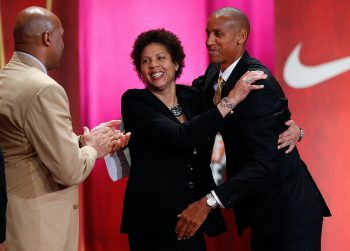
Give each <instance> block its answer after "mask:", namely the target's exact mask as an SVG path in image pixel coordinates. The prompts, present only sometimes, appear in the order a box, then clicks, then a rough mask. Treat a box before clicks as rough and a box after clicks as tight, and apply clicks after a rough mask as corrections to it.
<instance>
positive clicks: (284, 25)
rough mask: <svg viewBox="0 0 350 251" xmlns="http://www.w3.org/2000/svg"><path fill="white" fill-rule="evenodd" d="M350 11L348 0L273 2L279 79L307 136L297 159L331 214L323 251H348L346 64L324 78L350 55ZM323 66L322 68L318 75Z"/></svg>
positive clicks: (349, 133) (348, 96)
mask: <svg viewBox="0 0 350 251" xmlns="http://www.w3.org/2000/svg"><path fill="white" fill-rule="evenodd" d="M349 11H350V3H349V1H333V0H312V1H303V0H294V1H288V0H279V1H276V55H277V58H276V62H277V64H276V66H277V67H276V68H277V77H278V79H279V80H281V82H282V84H283V88H284V90H285V91H286V93H287V96H288V97H289V100H290V107H291V109H292V111H293V114H294V119H296V120H297V121H298V122H299V123H300V125H301V126H302V127H303V129H304V130H305V132H306V133H305V139H304V140H303V142H302V143H301V144H300V146H299V149H300V152H301V155H302V157H303V158H304V160H305V161H306V162H307V164H308V166H309V168H310V171H311V173H312V174H313V176H314V178H315V180H316V182H317V183H318V184H319V187H320V189H321V191H322V193H323V195H324V196H325V199H326V201H327V203H328V205H329V206H330V209H331V211H332V214H333V216H332V217H331V218H327V219H326V220H325V222H324V231H323V243H322V244H323V245H322V246H323V249H322V250H329V251H338V250H339V251H342V250H350V231H349V226H350V215H349V212H350V186H349V174H350V172H349V169H348V168H349V164H350V155H349V154H348V153H347V150H349V148H348V146H347V145H348V141H349V139H350V131H349V128H350V117H349V104H350V103H349V100H350V88H349V77H350V71H349V69H350V67H349V66H350V61H349V60H348V61H347V62H345V63H341V64H339V65H338V66H337V67H335V68H336V71H337V70H339V69H342V68H344V69H348V70H347V71H344V72H343V73H338V74H336V76H334V77H332V78H330V79H328V80H323V77H322V75H323V74H325V73H327V72H328V71H330V70H331V69H330V68H331V66H330V65H329V64H328V63H329V62H332V61H334V60H338V59H342V58H345V57H347V58H349V56H350V46H349V44H350V33H349V32H348V27H349V26H350V15H347V14H344V13H349ZM298 43H302V48H301V51H300V55H299V59H300V62H301V64H302V66H301V68H299V69H298V70H296V71H295V72H293V75H294V80H293V81H292V82H291V83H288V84H289V85H288V84H287V82H286V78H285V75H284V74H283V73H284V72H285V71H287V72H289V71H290V70H291V71H293V69H297V68H296V67H297V66H298V65H299V66H300V64H299V63H298V62H292V64H291V66H290V67H291V68H286V61H287V58H288V56H289V55H290V53H291V52H292V51H293V49H294V48H295V47H296V45H297V44H298ZM321 64H326V65H325V68H324V69H321V72H320V71H319V69H320V68H319V67H320V65H321ZM344 64H345V66H344ZM307 67H309V68H307ZM305 69H306V70H305ZM310 70H314V71H315V72H310ZM310 74H314V75H317V76H319V77H320V78H321V79H320V80H319V81H317V84H316V85H314V86H311V87H307V88H300V89H295V88H293V87H291V86H295V85H296V84H298V83H299V84H300V83H302V82H303V81H306V82H305V83H308V80H307V79H308V78H309V76H310ZM296 77H298V78H296ZM287 79H288V78H287Z"/></svg>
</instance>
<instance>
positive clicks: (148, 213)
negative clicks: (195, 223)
mask: <svg viewBox="0 0 350 251" xmlns="http://www.w3.org/2000/svg"><path fill="white" fill-rule="evenodd" d="M131 56H132V60H133V64H134V66H135V68H136V71H137V73H138V74H139V77H140V79H141V80H142V81H143V82H144V83H145V85H146V88H145V89H131V90H128V91H127V92H125V93H124V95H123V97H122V116H123V120H124V125H125V129H126V130H127V131H130V132H131V133H132V137H131V138H130V142H129V150H130V157H131V171H130V175H129V180H128V184H127V188H126V192H125V199H124V208H123V216H122V225H121V231H122V232H123V233H127V234H128V238H129V246H130V250H131V251H134V250H136V251H140V250H153V251H157V250H159V251H164V250H166V251H171V250H174V251H175V250H176V251H180V250H181V251H183V250H190V251H197V250H198V251H199V250H205V241H204V236H203V232H205V233H206V234H207V235H209V236H215V235H217V234H219V233H222V232H224V231H225V224H224V221H223V219H222V217H221V215H220V211H219V210H213V211H212V212H211V213H210V214H209V216H208V217H207V219H206V221H205V223H204V224H203V226H202V228H201V229H200V230H201V231H197V233H196V234H195V236H193V237H192V238H190V239H185V240H177V237H176V234H175V226H176V222H177V220H178V214H179V213H180V212H182V210H183V209H184V208H185V207H186V205H187V204H189V203H190V202H193V201H196V200H198V199H199V198H201V197H203V196H204V195H205V194H207V193H208V192H210V191H211V190H212V189H213V188H214V187H215V183H214V180H213V177H212V174H211V169H210V161H211V152H212V147H213V142H214V137H215V135H216V133H217V132H218V130H219V128H220V126H221V125H222V124H223V121H224V117H225V116H226V115H228V114H229V113H230V112H231V110H232V108H233V107H234V106H235V105H237V104H238V103H239V102H240V101H242V100H243V99H244V98H245V97H246V96H247V95H248V93H249V92H250V91H251V90H255V89H260V88H262V87H261V86H256V85H251V84H250V83H245V82H244V81H243V80H242V79H243V78H244V77H245V78H247V77H248V78H250V79H251V80H252V82H254V81H256V80H258V79H261V78H264V77H265V75H264V74H263V73H262V72H248V73H246V74H245V75H244V76H243V77H242V79H240V80H239V81H238V82H237V84H236V85H235V88H234V89H233V90H231V92H230V93H229V94H228V96H227V97H225V98H223V99H222V100H221V102H220V103H219V104H218V105H217V106H215V107H213V108H212V109H210V110H208V111H206V112H204V110H203V109H202V105H201V93H200V91H199V90H197V89H195V88H192V87H189V86H183V85H176V84H175V80H176V79H177V78H178V77H179V76H180V75H181V72H182V69H183V66H184V57H185V55H184V52H183V48H182V45H181V43H180V41H179V40H178V38H177V37H176V36H175V35H174V34H173V33H171V32H169V31H166V30H164V29H159V30H150V31H147V32H144V33H141V34H140V35H139V36H138V37H137V39H136V41H135V43H134V46H133V51H132V54H131ZM199 114H200V115H199ZM210 210H211V208H210V207H209V206H208V211H210Z"/></svg>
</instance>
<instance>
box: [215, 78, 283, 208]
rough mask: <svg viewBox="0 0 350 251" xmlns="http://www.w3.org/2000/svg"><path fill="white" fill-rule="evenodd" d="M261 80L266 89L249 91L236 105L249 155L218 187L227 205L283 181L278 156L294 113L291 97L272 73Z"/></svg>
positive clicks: (244, 145)
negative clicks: (280, 136)
mask: <svg viewBox="0 0 350 251" xmlns="http://www.w3.org/2000/svg"><path fill="white" fill-rule="evenodd" d="M261 84H264V85H265V88H264V89H262V90H259V91H255V92H252V93H251V94H249V96H248V98H247V99H246V100H245V101H243V102H242V103H241V104H239V105H238V106H237V108H236V112H237V113H239V116H240V119H241V121H244V122H243V124H244V129H242V132H239V133H241V134H243V136H242V137H243V139H242V141H241V145H240V147H242V149H243V151H244V154H246V157H245V159H244V161H242V163H241V165H242V166H241V167H240V168H239V169H240V172H239V173H238V174H236V175H235V176H233V177H232V178H230V179H229V180H228V181H227V182H225V183H224V184H222V185H221V186H219V187H218V188H217V189H215V193H216V194H217V196H218V197H219V199H220V201H221V202H222V203H223V205H224V206H225V207H227V208H230V207H232V206H234V205H235V204H238V203H240V202H241V201H242V200H245V199H247V198H249V197H250V196H253V195H256V194H259V193H263V192H264V191H266V190H267V189H269V188H270V187H271V186H274V185H276V183H278V182H279V174H278V171H280V170H277V167H278V163H277V159H278V155H280V154H281V153H282V152H283V150H278V149H277V140H278V134H279V133H280V131H281V130H282V127H283V125H284V121H286V120H287V119H288V118H289V117H290V113H289V110H288V106H287V100H286V99H285V97H284V95H282V94H281V93H279V91H277V90H278V89H276V88H275V87H276V85H278V83H277V82H276V81H275V79H274V78H273V77H269V78H268V79H266V80H264V81H261ZM235 133H237V132H235ZM228 154H229V153H228ZM283 154H284V153H283ZM234 168H235V167H234Z"/></svg>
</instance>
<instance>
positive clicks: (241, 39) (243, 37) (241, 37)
mask: <svg viewBox="0 0 350 251" xmlns="http://www.w3.org/2000/svg"><path fill="white" fill-rule="evenodd" d="M247 38H248V32H247V30H246V29H241V30H240V31H239V32H238V39H237V44H238V45H242V44H245V42H246V41H247Z"/></svg>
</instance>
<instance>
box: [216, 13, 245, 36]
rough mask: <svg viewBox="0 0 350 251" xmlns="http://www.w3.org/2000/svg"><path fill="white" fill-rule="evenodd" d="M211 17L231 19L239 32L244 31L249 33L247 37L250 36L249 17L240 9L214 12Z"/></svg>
mask: <svg viewBox="0 0 350 251" xmlns="http://www.w3.org/2000/svg"><path fill="white" fill-rule="evenodd" d="M211 16H216V17H221V16H223V17H229V18H231V19H232V20H233V21H234V22H235V23H236V27H238V29H239V30H241V29H244V30H246V31H247V35H249V32H250V24H249V20H248V17H247V16H246V15H245V14H244V13H243V12H242V11H240V10H239V9H236V8H232V7H225V8H222V9H219V10H217V11H215V12H213V13H212V14H211Z"/></svg>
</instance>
